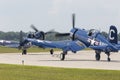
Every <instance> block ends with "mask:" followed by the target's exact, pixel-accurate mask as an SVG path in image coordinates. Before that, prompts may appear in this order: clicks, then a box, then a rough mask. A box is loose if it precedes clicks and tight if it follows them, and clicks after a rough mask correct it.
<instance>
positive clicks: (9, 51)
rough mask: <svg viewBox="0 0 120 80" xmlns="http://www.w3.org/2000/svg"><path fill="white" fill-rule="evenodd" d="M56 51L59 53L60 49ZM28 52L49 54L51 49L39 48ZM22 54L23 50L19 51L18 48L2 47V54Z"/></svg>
mask: <svg viewBox="0 0 120 80" xmlns="http://www.w3.org/2000/svg"><path fill="white" fill-rule="evenodd" d="M54 50H55V51H58V50H60V49H54ZM27 51H28V52H47V51H50V49H49V48H47V49H43V48H38V47H31V48H28V50H27ZM18 52H20V53H21V52H22V50H18V49H17V48H8V47H0V53H18Z"/></svg>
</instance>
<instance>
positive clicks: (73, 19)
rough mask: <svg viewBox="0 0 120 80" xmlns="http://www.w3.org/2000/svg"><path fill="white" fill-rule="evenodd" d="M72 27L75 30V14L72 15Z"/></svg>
mask: <svg viewBox="0 0 120 80" xmlns="http://www.w3.org/2000/svg"><path fill="white" fill-rule="evenodd" d="M72 26H73V28H75V14H74V13H73V14H72Z"/></svg>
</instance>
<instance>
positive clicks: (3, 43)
mask: <svg viewBox="0 0 120 80" xmlns="http://www.w3.org/2000/svg"><path fill="white" fill-rule="evenodd" d="M0 46H6V47H11V48H18V47H19V42H17V41H7V40H0Z"/></svg>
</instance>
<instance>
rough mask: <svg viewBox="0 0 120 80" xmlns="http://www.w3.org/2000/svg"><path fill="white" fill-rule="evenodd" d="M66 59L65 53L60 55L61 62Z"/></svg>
mask: <svg viewBox="0 0 120 80" xmlns="http://www.w3.org/2000/svg"><path fill="white" fill-rule="evenodd" d="M64 59H65V54H64V53H61V54H60V60H61V61H63V60H64Z"/></svg>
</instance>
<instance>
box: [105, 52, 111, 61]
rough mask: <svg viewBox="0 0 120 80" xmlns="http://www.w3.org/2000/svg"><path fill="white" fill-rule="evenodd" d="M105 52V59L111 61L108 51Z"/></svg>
mask: <svg viewBox="0 0 120 80" xmlns="http://www.w3.org/2000/svg"><path fill="white" fill-rule="evenodd" d="M105 54H106V55H107V56H108V58H107V60H108V61H111V59H110V52H106V53H105Z"/></svg>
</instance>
